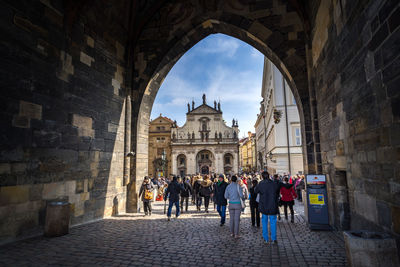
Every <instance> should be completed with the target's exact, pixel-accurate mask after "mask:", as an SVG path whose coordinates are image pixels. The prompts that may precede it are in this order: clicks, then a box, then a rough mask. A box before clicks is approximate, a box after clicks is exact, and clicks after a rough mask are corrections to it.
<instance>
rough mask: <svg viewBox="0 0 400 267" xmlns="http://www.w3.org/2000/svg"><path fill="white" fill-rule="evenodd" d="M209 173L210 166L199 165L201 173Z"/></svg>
mask: <svg viewBox="0 0 400 267" xmlns="http://www.w3.org/2000/svg"><path fill="white" fill-rule="evenodd" d="M209 173H210V168H208V166H203V167H201V174H209Z"/></svg>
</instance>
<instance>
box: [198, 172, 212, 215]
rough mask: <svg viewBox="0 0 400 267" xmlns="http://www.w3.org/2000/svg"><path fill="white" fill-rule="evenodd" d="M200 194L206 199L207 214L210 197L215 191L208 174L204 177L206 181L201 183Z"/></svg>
mask: <svg viewBox="0 0 400 267" xmlns="http://www.w3.org/2000/svg"><path fill="white" fill-rule="evenodd" d="M200 185H201V187H200V194H201V196H202V197H204V209H205V212H206V213H208V205H209V204H210V197H211V194H212V191H213V188H212V185H213V183H212V181H211V180H210V176H208V175H207V174H206V175H204V180H203V181H202V182H201V184H200Z"/></svg>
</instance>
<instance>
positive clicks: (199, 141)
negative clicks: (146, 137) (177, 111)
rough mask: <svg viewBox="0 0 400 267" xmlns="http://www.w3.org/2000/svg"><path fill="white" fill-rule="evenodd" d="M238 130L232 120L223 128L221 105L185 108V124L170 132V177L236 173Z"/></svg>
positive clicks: (215, 103)
mask: <svg viewBox="0 0 400 267" xmlns="http://www.w3.org/2000/svg"><path fill="white" fill-rule="evenodd" d="M238 136H239V126H238V122H237V120H236V121H235V120H234V119H233V120H232V126H231V127H229V126H227V125H226V123H225V121H224V120H223V117H222V111H221V105H220V103H217V102H216V101H214V107H211V106H209V105H207V103H206V95H203V103H202V104H201V105H200V106H198V107H196V108H195V103H194V101H192V105H191V106H190V104H188V112H187V113H186V123H185V124H184V125H183V126H182V127H178V126H177V125H176V123H174V125H173V126H172V128H171V160H172V173H174V174H177V175H180V176H184V175H192V174H198V173H200V174H220V173H225V174H233V173H237V172H238V170H239V139H238Z"/></svg>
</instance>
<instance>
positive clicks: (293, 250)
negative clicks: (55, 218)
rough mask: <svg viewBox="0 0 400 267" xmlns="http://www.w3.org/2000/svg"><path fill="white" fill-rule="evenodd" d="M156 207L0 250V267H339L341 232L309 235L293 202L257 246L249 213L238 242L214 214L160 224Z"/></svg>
mask: <svg viewBox="0 0 400 267" xmlns="http://www.w3.org/2000/svg"><path fill="white" fill-rule="evenodd" d="M163 203H164V202H162V203H161V202H157V203H156V204H154V205H153V208H154V212H153V215H152V217H143V215H139V214H134V215H120V216H119V217H114V218H111V219H105V220H102V221H98V222H94V223H90V224H86V225H81V226H77V227H74V228H72V229H71V231H70V234H69V235H66V236H63V237H58V238H45V237H37V238H33V239H29V240H25V241H20V242H17V243H13V244H8V245H5V246H2V247H0V266H56V265H57V266H60V265H62V266H221V265H222V266H344V265H346V262H345V250H344V243H343V239H342V235H341V233H340V232H324V231H310V230H309V229H308V228H307V225H306V223H305V219H304V214H303V206H302V205H301V203H300V204H299V203H296V205H295V207H296V216H295V223H294V224H292V223H290V222H288V221H286V220H285V219H283V220H282V221H278V231H277V237H278V244H277V245H267V244H265V243H264V242H263V240H262V237H261V229H256V228H253V227H251V223H250V214H249V213H248V212H249V208H246V213H245V215H244V216H242V220H241V225H240V234H241V238H239V239H233V238H232V237H230V233H229V226H228V225H229V218H228V221H227V224H228V225H225V226H223V227H220V226H219V217H218V214H217V212H215V211H212V212H210V213H208V214H206V213H203V212H200V213H199V212H197V211H195V207H194V206H193V205H191V206H190V210H189V212H188V213H184V214H182V216H180V217H179V219H175V218H174V217H173V219H172V220H171V221H170V222H168V221H167V220H166V216H165V215H163ZM212 205H213V204H212V203H211V204H210V206H211V207H212ZM211 210H212V208H211ZM173 213H174V209H173Z"/></svg>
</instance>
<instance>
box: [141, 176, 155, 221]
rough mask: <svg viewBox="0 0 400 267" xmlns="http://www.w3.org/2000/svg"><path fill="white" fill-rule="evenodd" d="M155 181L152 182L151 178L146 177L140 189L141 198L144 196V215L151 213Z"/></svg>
mask: <svg viewBox="0 0 400 267" xmlns="http://www.w3.org/2000/svg"><path fill="white" fill-rule="evenodd" d="M153 191H154V186H153V183H151V182H150V180H149V178H148V177H147V176H146V177H144V180H143V183H142V186H141V187H140V190H139V198H140V197H142V201H143V209H144V216H147V215H149V216H150V215H151V201H153Z"/></svg>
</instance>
